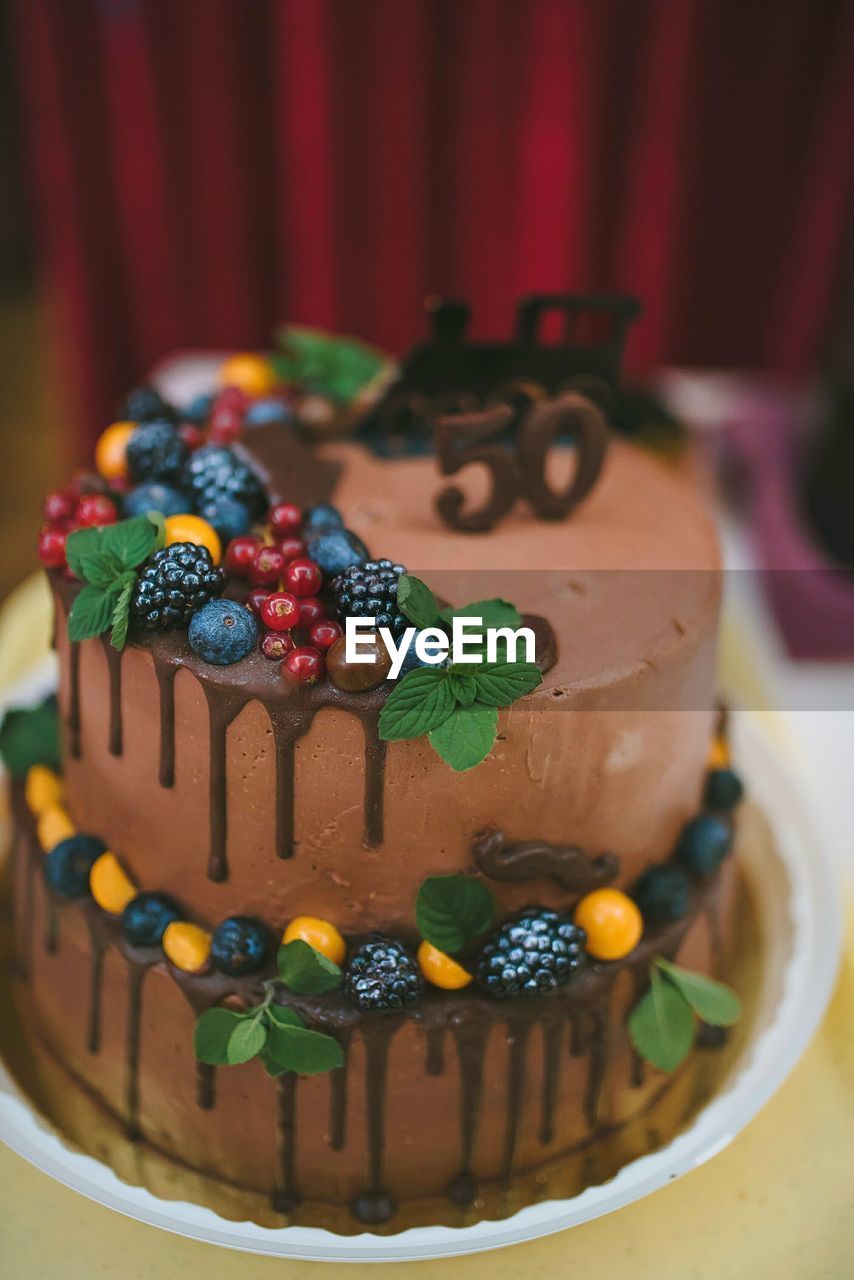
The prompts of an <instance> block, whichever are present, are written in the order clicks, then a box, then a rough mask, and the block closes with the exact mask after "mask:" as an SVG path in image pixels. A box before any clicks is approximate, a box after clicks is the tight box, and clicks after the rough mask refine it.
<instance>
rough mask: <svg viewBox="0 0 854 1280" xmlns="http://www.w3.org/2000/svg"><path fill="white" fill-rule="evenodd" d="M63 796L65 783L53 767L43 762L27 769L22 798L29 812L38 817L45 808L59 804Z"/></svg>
mask: <svg viewBox="0 0 854 1280" xmlns="http://www.w3.org/2000/svg"><path fill="white" fill-rule="evenodd" d="M64 798H65V784H64V782H63V781H62V778H60V776H59V774H57V773H54V771H53V769H48V767H47V765H44V764H34V765H32V766H31V767H30V768H29V769H28V770H27V780H26V782H25V783H24V799H25V800H26V802H27V806H28V808H29V810H30V812H31V813H34V814H35V815H36V816H37V817H38V816H39V814H42V813H44V811H45V809H52V808H53V807H54V806H56V805H61V804H62V802H63V800H64Z"/></svg>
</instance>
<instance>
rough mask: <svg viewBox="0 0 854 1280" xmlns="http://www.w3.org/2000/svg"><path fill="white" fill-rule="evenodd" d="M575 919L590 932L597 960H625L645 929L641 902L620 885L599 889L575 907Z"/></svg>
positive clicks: (589, 948) (589, 944)
mask: <svg viewBox="0 0 854 1280" xmlns="http://www.w3.org/2000/svg"><path fill="white" fill-rule="evenodd" d="M573 919H574V921H575V923H576V924H577V925H578V926H579V928H581V929H583V930H584V932H585V933H586V934H587V941H586V943H585V944H584V947H585V950H586V951H587V953H588V955H591V956H594V957H595V958H596V959H597V960H621V959H622V958H623V956H627V955H628V954H629V952H630V951H633V950H634V948H635V947H636V946H637V944H638V943H639V942H640V939H641V934H642V933H643V916H642V915H641V913H640V911H639V910H638V907H637V904H636V903H635V902H633V901H632V899H631V898H630V897H629V896H628V895H627V894H625V893H621V892H620V890H619V889H596V890H595V892H593V893H588V894H587V896H586V897H584V898H582V899H581V901H580V902H579V904H578V906H577V907H576V908H575V915H574V916H573Z"/></svg>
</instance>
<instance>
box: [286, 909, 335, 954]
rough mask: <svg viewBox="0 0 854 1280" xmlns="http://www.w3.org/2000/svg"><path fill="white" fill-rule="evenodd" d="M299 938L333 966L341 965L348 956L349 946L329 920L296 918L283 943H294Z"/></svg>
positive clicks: (289, 927) (309, 917)
mask: <svg viewBox="0 0 854 1280" xmlns="http://www.w3.org/2000/svg"><path fill="white" fill-rule="evenodd" d="M297 938H301V939H302V941H303V942H307V943H308V945H309V946H310V947H314V949H315V951H319V952H320V954H321V955H322V956H326V959H327V960H331V961H332V963H333V964H341V963H342V961H343V959H344V956H345V955H346V954H347V944H346V943H345V941H344V939H343V938H342V937H341V934H340V933H339V932H338V930H337V929H336V928H335V925H334V924H330V923H329V921H328V920H319V919H318V917H317V916H295V917H294V919H293V920H292V921H291V922H290V924H289V925H288V927H287V929H286V930H285V932H284V934H283V936H282V942H293V941H294V940H295V939H297Z"/></svg>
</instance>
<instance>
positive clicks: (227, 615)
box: [189, 600, 258, 667]
mask: <svg viewBox="0 0 854 1280" xmlns="http://www.w3.org/2000/svg"><path fill="white" fill-rule="evenodd" d="M189 639H190V648H191V649H192V650H193V652H194V653H197V654H198V655H199V657H200V658H204V660H205V662H212V663H214V664H215V665H216V666H218V667H228V666H230V665H231V663H232V662H239V661H240V659H241V658H245V657H246V655H247V653H251V652H252V650H253V649H254V648H255V644H256V642H257V640H258V623H257V622H256V621H255V619H254V617H253V616H252V614H251V613H250V612H249V610H248V609H245V608H244V607H243V605H242V604H237V603H236V601H234V600H211V601H210V603H209V604H206V605H204V607H203V608H201V609H200V610H199V612H198V613H194V614H193V617H192V619H191V621H190V631H189Z"/></svg>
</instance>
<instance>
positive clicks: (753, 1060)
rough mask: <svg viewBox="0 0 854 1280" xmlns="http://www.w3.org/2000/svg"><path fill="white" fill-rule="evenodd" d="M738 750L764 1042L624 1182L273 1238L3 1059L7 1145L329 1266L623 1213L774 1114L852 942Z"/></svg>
mask: <svg viewBox="0 0 854 1280" xmlns="http://www.w3.org/2000/svg"><path fill="white" fill-rule="evenodd" d="M51 680H52V676H51V672H50V671H49V670H47V669H45V670H44V671H43V672H41V673H40V674H38V675H37V676H36V678H32V677H31V678H30V679H28V680H27V682H26V685H25V686H23V685H22V686H21V687H20V688H19V689H18V690H16V691H15V696H9V697H8V698H7V699H6V701H7V703H9V704H18V705H26V703H28V702H31V701H32V700H33V698H34V697H37V696H39V695H40V694H41V693H43V692H44V691H46V690H47V689H49V688H50V684H51ZM732 731H733V736H734V752H735V755H736V757H737V759H738V761H739V767H740V769H741V772H742V773H743V774H744V775H745V778H746V780H747V784H748V787H749V790H750V793H751V796H752V797H753V798H754V799H755V800H756V801H757V803H758V804H759V806H760V808H761V809H762V810H763V811H764V814H765V816H766V817H767V819H768V820H769V822H770V824H771V826H772V828H773V831H774V835H775V844H776V848H775V849H774V850H773V851H770V850H768V849H761V848H760V847H759V845H758V843H757V846H756V847H753V848H750V847H749V848H746V849H744V850H742V851H741V852H740V857H741V860H742V865H743V867H744V869H745V871H746V873H747V875H748V876H749V878H750V879H751V881H752V883H753V884H754V885H757V886H760V887H761V892H759V893H757V894H756V895H755V897H756V898H757V901H758V908H759V915H760V928H761V931H762V937H763V945H764V947H765V950H766V964H765V974H764V978H763V990H762V994H761V997H760V1010H759V1013H758V1015H757V1017H756V1020H755V1025H754V1029H753V1031H752V1033H751V1039H750V1041H749V1042H748V1044H747V1045H746V1047H745V1049H744V1051H743V1053H742V1055H741V1057H740V1059H739V1061H738V1062H737V1063H736V1065H735V1067H734V1069H733V1071H732V1074H731V1075H730V1077H729V1079H728V1082H727V1084H726V1086H725V1087H724V1088H723V1090H722V1091H721V1092H720V1093H719V1094H718V1095H717V1096H716V1097H715V1098H714V1099H713V1100H712V1101H711V1102H710V1103H709V1104H708V1105H707V1106H706V1107H705V1108H704V1109H703V1110H702V1111H701V1112H700V1113H699V1114H698V1115H697V1117H696V1118H695V1119H694V1121H693V1122H692V1123H691V1125H690V1127H689V1128H688V1129H687V1130H685V1131H684V1132H683V1133H680V1134H679V1135H678V1137H676V1138H674V1139H673V1141H672V1142H670V1143H669V1144H668V1145H667V1146H665V1147H663V1148H661V1149H660V1150H658V1151H656V1152H653V1153H652V1154H650V1155H647V1156H643V1157H642V1158H640V1159H638V1160H634V1161H632V1162H631V1163H630V1164H627V1165H625V1166H624V1167H623V1168H622V1169H621V1170H620V1172H619V1173H618V1174H617V1175H616V1177H614V1178H612V1179H611V1180H610V1181H609V1182H606V1183H604V1184H602V1185H601V1186H596V1187H590V1188H588V1189H587V1190H586V1191H584V1192H582V1194H580V1195H578V1196H576V1197H575V1198H574V1199H572V1200H551V1201H543V1202H541V1203H538V1204H536V1205H531V1206H530V1207H529V1208H527V1209H522V1210H520V1211H519V1212H518V1213H516V1214H514V1216H513V1217H511V1218H507V1219H504V1220H503V1221H500V1222H481V1223H477V1224H476V1225H474V1226H470V1227H464V1228H452V1227H414V1228H411V1229H410V1230H408V1231H403V1232H401V1233H400V1234H399V1235H396V1236H389V1237H381V1236H375V1235H371V1234H369V1233H365V1234H363V1235H358V1236H347V1237H343V1236H336V1235H333V1234H332V1233H331V1232H328V1231H323V1230H320V1229H317V1228H309V1227H284V1228H280V1229H278V1230H271V1229H269V1228H265V1227H259V1226H257V1225H256V1224H254V1223H251V1222H229V1221H227V1220H226V1219H224V1218H220V1217H219V1216H218V1215H217V1214H215V1213H213V1212H212V1211H211V1210H209V1209H204V1208H200V1207H199V1206H198V1205H194V1204H188V1203H186V1202H179V1201H166V1200H160V1199H158V1198H157V1197H155V1196H154V1195H152V1194H151V1193H150V1192H148V1191H146V1190H144V1189H142V1188H140V1187H133V1186H129V1185H128V1184H126V1183H124V1182H121V1181H120V1180H119V1178H117V1177H116V1175H115V1174H114V1173H113V1172H112V1170H111V1169H109V1168H107V1166H106V1165H103V1164H101V1163H99V1162H98V1161H97V1160H94V1159H92V1158H91V1157H89V1156H84V1155H81V1154H80V1153H79V1152H77V1151H75V1150H72V1149H71V1148H69V1147H68V1146H66V1145H65V1143H64V1142H63V1140H62V1139H61V1138H60V1137H59V1136H57V1134H56V1133H55V1132H54V1131H53V1130H52V1129H51V1128H49V1126H48V1125H47V1123H46V1122H45V1121H44V1120H42V1119H41V1117H40V1116H39V1114H38V1113H37V1112H36V1111H34V1110H33V1108H32V1106H31V1104H30V1103H29V1101H28V1100H27V1099H26V1098H25V1097H23V1096H22V1095H21V1094H20V1093H19V1092H18V1090H17V1088H16V1087H15V1085H14V1083H13V1082H12V1080H11V1079H10V1077H9V1075H8V1073H7V1072H6V1070H5V1068H4V1067H3V1065H2V1063H0V1138H2V1139H3V1140H4V1141H5V1142H6V1143H8V1145H9V1146H10V1147H12V1149H13V1150H15V1151H17V1152H18V1154H19V1155H21V1156H23V1157H24V1158H25V1159H26V1160H29V1161H30V1163H31V1164H34V1165H35V1166H36V1167H37V1168H39V1169H42V1170H43V1171H44V1172H45V1173H48V1174H50V1175H51V1177H54V1178H56V1179H58V1181H60V1182H62V1183H64V1184H65V1185H66V1186H68V1187H72V1188H73V1189H74V1190H75V1191H79V1192H81V1194H83V1195H85V1196H89V1197H90V1198H91V1199H93V1200H97V1201H98V1202H99V1203H101V1204H104V1205H107V1206H108V1207H109V1208H111V1209H116V1210H118V1211H119V1212H120V1213H124V1214H127V1215H128V1216H129V1217H131V1218H137V1219H139V1221H141V1222H147V1223H150V1224H151V1225H152V1226H156V1227H162V1228H163V1229H164V1230H166V1231H174V1232H176V1233H178V1234H179V1235H184V1236H190V1237H191V1238H194V1239H198V1240H204V1241H207V1242H208V1243H211V1244H220V1245H225V1246H227V1247H228V1248H232V1249H242V1250H245V1251H247V1252H250V1253H259V1254H271V1255H273V1256H277V1257H283V1258H303V1259H317V1260H319V1261H326V1262H398V1261H403V1260H414V1259H420V1258H443V1257H452V1256H454V1255H459V1254H466V1253H477V1252H480V1251H482V1250H485V1249H495V1248H498V1247H500V1246H502V1245H509V1244H519V1243H521V1242H522V1241H524V1240H532V1239H534V1238H535V1237H537V1236H544V1235H549V1234H551V1233H552V1232H555V1231H563V1230H564V1229H565V1228H567V1227H573V1226H575V1225H577V1224H578V1223H581V1222H588V1221H589V1220H590V1219H591V1218H597V1217H599V1216H600V1215H602V1214H605V1213H611V1212H613V1211H614V1210H615V1209H619V1208H621V1207H622V1206H623V1205H626V1204H630V1203H631V1202H632V1201H633V1200H638V1199H640V1198H641V1197H642V1196H645V1195H649V1193H650V1192H652V1191H655V1190H657V1189H658V1188H659V1187H662V1186H664V1185H666V1184H667V1183H668V1182H671V1181H672V1180H673V1179H674V1178H676V1177H679V1176H680V1175H681V1174H683V1173H688V1172H689V1171H690V1170H691V1169H695V1168H697V1166H698V1165H701V1164H704V1163H705V1161H707V1160H709V1159H711V1157H712V1156H714V1155H716V1154H717V1152H719V1151H721V1150H722V1149H723V1148H724V1147H726V1146H727V1145H728V1144H729V1143H730V1142H731V1141H732V1139H733V1138H734V1137H735V1136H736V1134H737V1133H738V1132H739V1131H740V1130H741V1129H743V1128H744V1126H745V1125H746V1124H747V1123H748V1121H750V1120H751V1119H752V1118H753V1116H755V1115H756V1113H757V1112H758V1111H759V1110H760V1108H761V1107H763V1106H764V1105H765V1103H766V1102H767V1101H768V1099H769V1098H770V1097H771V1095H772V1094H773V1093H774V1092H775V1091H776V1090H777V1089H778V1088H779V1086H780V1085H781V1084H782V1082H783V1080H785V1078H786V1076H787V1075H788V1074H789V1072H790V1071H791V1070H792V1068H793V1067H794V1066H795V1063H796V1062H797V1061H798V1059H799V1058H800V1056H801V1054H802V1053H803V1052H804V1049H805V1048H806V1047H807V1045H808V1043H809V1041H810V1040H811V1038H812V1036H813V1033H814V1032H815V1030H816V1028H817V1026H818V1024H819V1022H820V1020H821V1018H822V1015H823V1013H824V1010H825V1008H826V1006H827V1002H828V1000H829V998H830V995H831V992H832V989H833V983H834V978H835V975H836V969H837V964H838V960H839V952H840V946H841V937H842V922H841V913H840V906H839V890H838V887H837V884H836V878H835V874H834V870H833V867H832V865H831V863H830V860H829V858H828V855H827V853H826V851H825V847H824V842H823V841H822V840H821V839H820V838H819V836H818V835H817V827H816V825H815V823H814V820H813V818H812V816H811V815H810V813H809V811H808V807H807V805H806V802H805V800H804V799H803V797H802V795H801V793H800V791H799V788H798V787H797V785H796V782H795V780H794V779H793V778H792V776H791V774H790V771H789V768H788V767H787V766H786V765H785V764H784V763H783V762H782V760H781V759H780V758H779V757H778V755H777V753H776V750H775V749H773V748H772V746H771V744H770V743H769V741H768V740H767V738H766V737H765V736H764V735H763V733H762V731H761V729H760V728H759V724H758V721H757V720H755V719H753V718H751V717H750V716H748V715H746V714H739V715H736V716H734V717H733V728H732Z"/></svg>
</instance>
